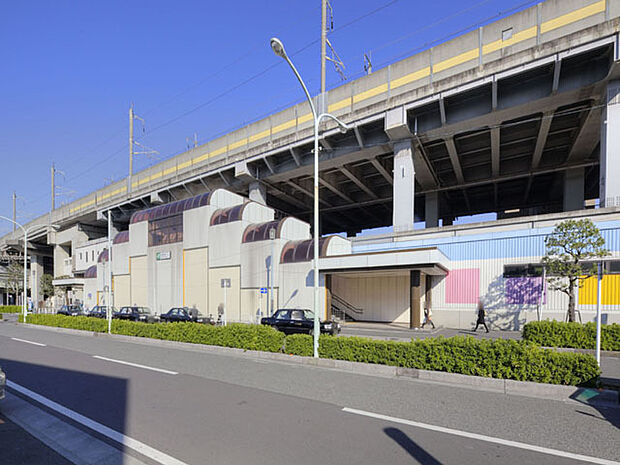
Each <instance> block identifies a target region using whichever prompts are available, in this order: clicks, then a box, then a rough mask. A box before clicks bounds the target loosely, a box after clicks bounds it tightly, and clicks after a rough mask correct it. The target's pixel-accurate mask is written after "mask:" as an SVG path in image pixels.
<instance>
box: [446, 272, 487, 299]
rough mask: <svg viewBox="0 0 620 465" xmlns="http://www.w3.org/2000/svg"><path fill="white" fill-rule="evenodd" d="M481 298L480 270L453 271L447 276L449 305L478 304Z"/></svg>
mask: <svg viewBox="0 0 620 465" xmlns="http://www.w3.org/2000/svg"><path fill="white" fill-rule="evenodd" d="M479 297H480V269H479V268H464V269H461V270H452V271H449V272H448V276H446V303H447V304H477V303H478V298H479Z"/></svg>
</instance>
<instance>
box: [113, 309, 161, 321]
mask: <svg viewBox="0 0 620 465" xmlns="http://www.w3.org/2000/svg"><path fill="white" fill-rule="evenodd" d="M112 317H113V318H118V319H119V320H130V321H142V322H144V323H155V322H156V321H159V317H158V316H156V315H152V314H151V311H150V310H149V309H148V308H147V307H122V308H121V309H120V310H119V311H118V313H116V314H114V315H113V316H112Z"/></svg>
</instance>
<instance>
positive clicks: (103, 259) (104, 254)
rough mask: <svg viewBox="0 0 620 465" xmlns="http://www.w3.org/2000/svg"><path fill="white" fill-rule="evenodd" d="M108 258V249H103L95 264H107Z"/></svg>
mask: <svg viewBox="0 0 620 465" xmlns="http://www.w3.org/2000/svg"><path fill="white" fill-rule="evenodd" d="M109 258H110V254H109V253H108V249H103V250H102V251H101V253H100V254H99V257H97V263H103V262H107V261H108V259H109Z"/></svg>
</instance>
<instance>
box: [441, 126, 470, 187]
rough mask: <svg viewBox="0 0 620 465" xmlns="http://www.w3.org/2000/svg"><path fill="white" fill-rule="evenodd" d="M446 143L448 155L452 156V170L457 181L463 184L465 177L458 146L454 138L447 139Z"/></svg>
mask: <svg viewBox="0 0 620 465" xmlns="http://www.w3.org/2000/svg"><path fill="white" fill-rule="evenodd" d="M444 142H445V144H446V149H447V150H448V155H449V156H450V162H451V163H452V169H453V170H454V174H455V175H456V180H457V181H458V182H459V184H463V183H464V182H465V177H464V176H463V168H461V162H460V160H459V154H458V153H457V151H456V145H455V144H454V137H448V138H447V139H444Z"/></svg>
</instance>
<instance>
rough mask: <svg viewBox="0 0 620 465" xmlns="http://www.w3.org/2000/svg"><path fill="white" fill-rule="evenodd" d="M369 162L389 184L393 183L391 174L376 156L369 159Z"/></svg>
mask: <svg viewBox="0 0 620 465" xmlns="http://www.w3.org/2000/svg"><path fill="white" fill-rule="evenodd" d="M370 163H372V166H374V167H375V169H376V170H377V171H378V172H379V173H380V174H381V176H383V177H384V178H385V180H386V181H387V182H388V183H389V184H390V186H392V185H394V180H393V179H392V176H391V175H390V173H388V171H387V170H386V169H385V168H384V167H383V165H382V164H381V162H380V161H379V160H377V159H376V158H373V159H371V160H370Z"/></svg>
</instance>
